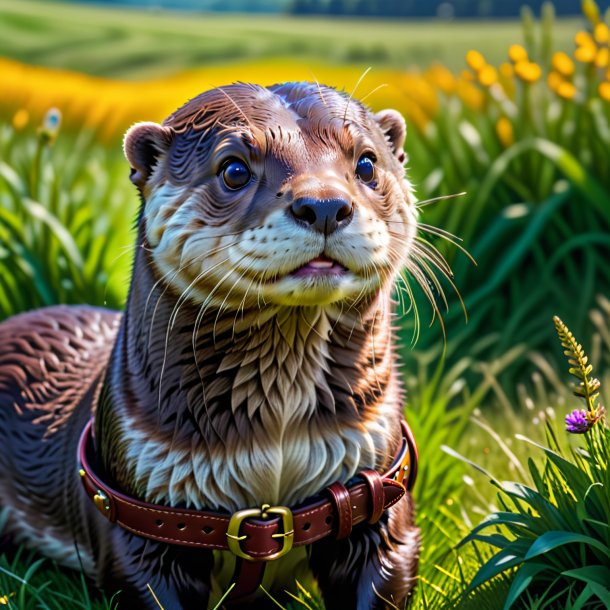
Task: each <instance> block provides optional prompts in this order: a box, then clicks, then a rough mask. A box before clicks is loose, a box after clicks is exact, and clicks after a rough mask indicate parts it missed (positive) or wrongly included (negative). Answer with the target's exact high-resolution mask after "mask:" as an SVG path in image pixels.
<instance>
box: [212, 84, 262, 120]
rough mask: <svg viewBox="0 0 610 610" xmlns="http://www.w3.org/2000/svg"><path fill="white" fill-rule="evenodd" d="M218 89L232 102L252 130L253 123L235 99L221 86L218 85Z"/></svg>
mask: <svg viewBox="0 0 610 610" xmlns="http://www.w3.org/2000/svg"><path fill="white" fill-rule="evenodd" d="M218 90H219V91H220V92H221V93H222V94H223V95H224V96H225V97H226V98H227V99H228V100H229V102H231V104H233V106H235V108H236V109H237V111H238V112H239V114H241V116H243V117H244V119H245V121H246V125H248V127H250V129H252V130H254V125H252V123H251V122H250V119H249V118H248V116H247V115H246V113H245V112H244V111H243V110H242V109H241V108H240V107H239V105H238V104H237V103H236V102H235V100H234V99H233V98H232V97H231V96H230V95H229V94H228V93H227V92H226V91H225V90H224V89H223V88H222V87H218Z"/></svg>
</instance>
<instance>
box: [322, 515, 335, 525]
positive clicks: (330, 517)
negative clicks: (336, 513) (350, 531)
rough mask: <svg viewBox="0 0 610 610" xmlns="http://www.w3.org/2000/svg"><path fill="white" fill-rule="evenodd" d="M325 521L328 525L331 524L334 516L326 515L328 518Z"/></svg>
mask: <svg viewBox="0 0 610 610" xmlns="http://www.w3.org/2000/svg"><path fill="white" fill-rule="evenodd" d="M324 522H325V523H326V525H330V524H331V523H332V522H333V516H332V515H328V517H326V519H324Z"/></svg>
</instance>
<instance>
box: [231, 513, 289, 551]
mask: <svg viewBox="0 0 610 610" xmlns="http://www.w3.org/2000/svg"><path fill="white" fill-rule="evenodd" d="M269 515H279V516H280V517H281V518H282V528H283V530H284V531H283V532H278V533H277V534H271V537H272V538H282V539H283V544H282V548H281V549H280V550H279V551H278V552H277V553H273V554H271V555H267V556H264V557H254V556H252V555H249V554H248V553H246V552H245V551H244V550H243V549H242V548H241V544H240V543H241V542H242V541H243V540H246V539H247V538H248V536H247V535H245V534H240V533H239V530H240V529H241V524H242V522H243V521H244V520H245V519H249V518H250V517H258V518H261V519H266V518H267V517H268V516H269ZM293 542H294V520H293V516H292V511H291V510H290V509H289V508H288V507H286V506H270V505H269V504H263V505H262V506H261V508H246V509H245V510H238V511H237V512H235V513H233V515H232V516H231V519H230V520H229V526H228V527H227V544H228V545H229V550H230V551H231V552H232V553H233V554H234V555H237V557H241V558H242V559H246V560H247V561H273V560H274V559H278V558H279V557H282V556H283V555H286V553H288V552H289V551H290V549H292V545H293Z"/></svg>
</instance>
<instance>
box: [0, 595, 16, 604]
mask: <svg viewBox="0 0 610 610" xmlns="http://www.w3.org/2000/svg"><path fill="white" fill-rule="evenodd" d="M14 596H15V593H9V594H8V595H2V596H0V606H8V601H9V599H10V598H11V597H14Z"/></svg>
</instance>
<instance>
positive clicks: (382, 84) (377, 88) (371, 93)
mask: <svg viewBox="0 0 610 610" xmlns="http://www.w3.org/2000/svg"><path fill="white" fill-rule="evenodd" d="M387 86H388V83H381V85H377V86H376V87H375V88H374V89H373V90H372V91H369V92H368V93H367V94H366V95H365V96H364V97H361V98H360V101H361V102H364V100H365V99H366V98H367V97H370V96H371V95H373V93H377V91H379V89H383V88H384V87H387Z"/></svg>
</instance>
